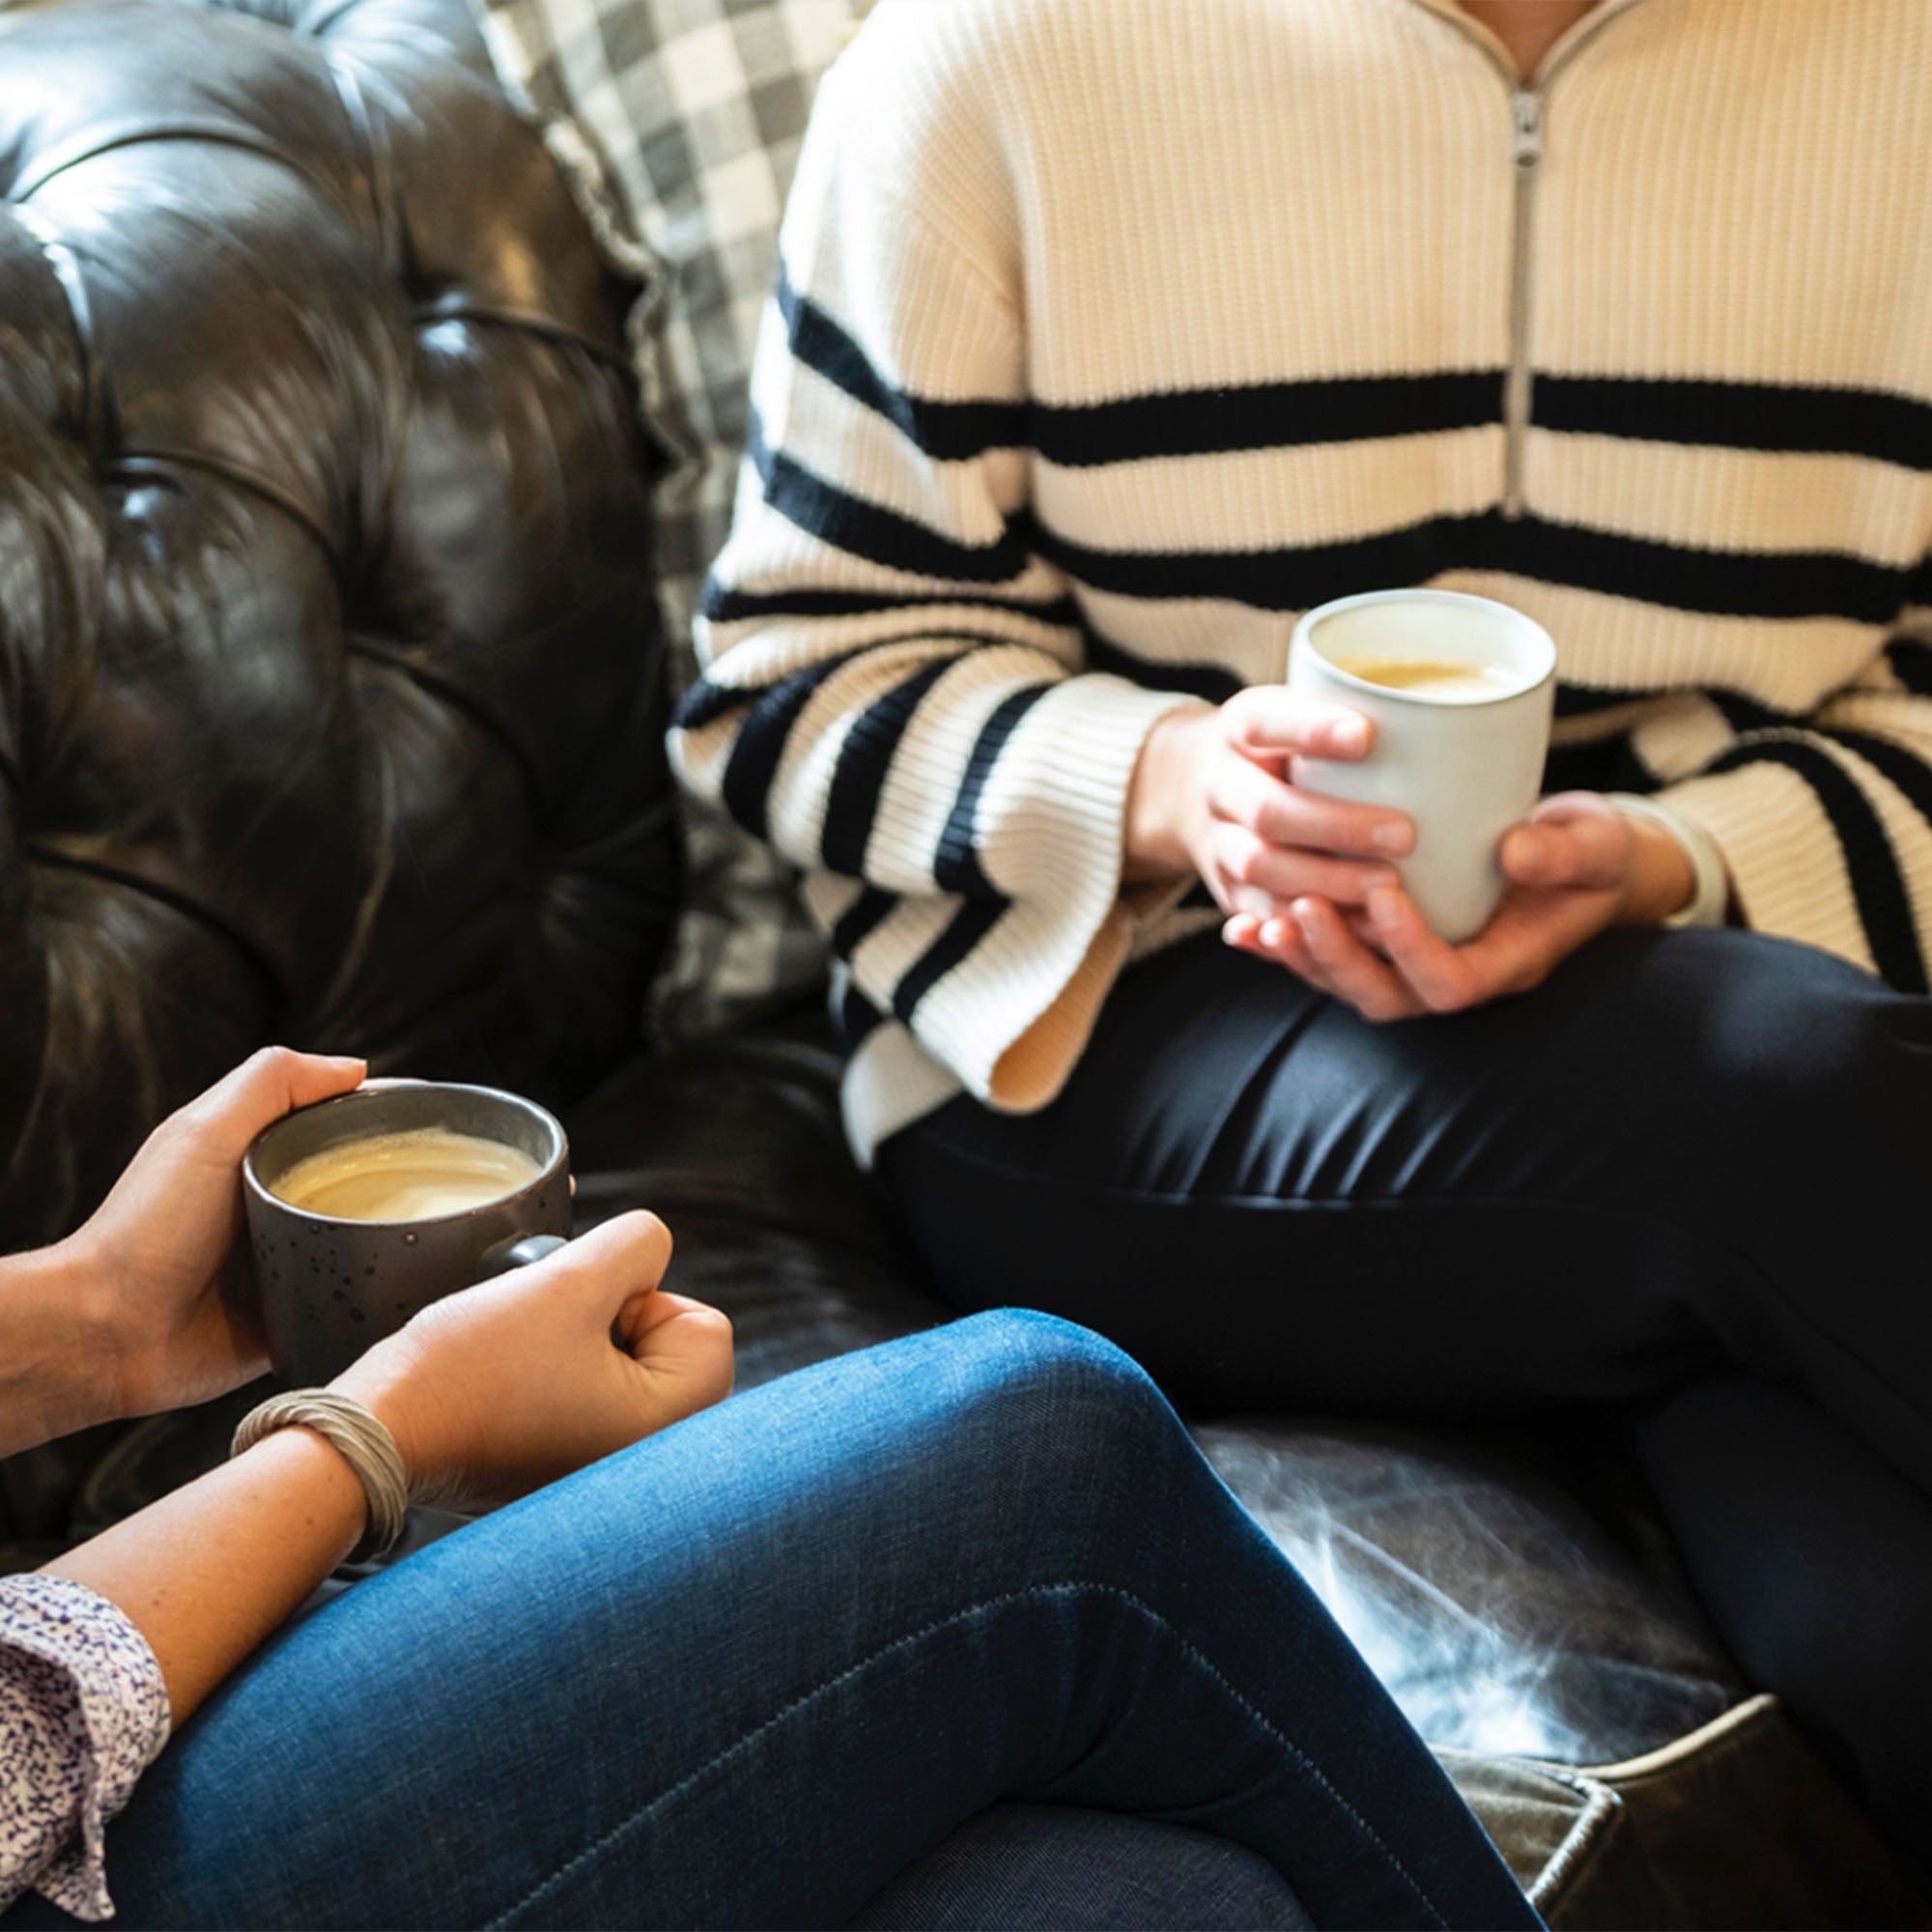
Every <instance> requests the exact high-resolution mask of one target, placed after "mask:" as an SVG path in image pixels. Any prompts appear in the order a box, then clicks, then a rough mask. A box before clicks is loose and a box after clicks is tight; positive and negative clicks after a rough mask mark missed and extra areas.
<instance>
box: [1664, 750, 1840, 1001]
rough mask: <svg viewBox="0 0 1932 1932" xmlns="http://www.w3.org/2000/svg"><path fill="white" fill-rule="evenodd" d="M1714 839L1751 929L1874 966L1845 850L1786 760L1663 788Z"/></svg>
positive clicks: (1668, 799) (1666, 797) (1666, 799)
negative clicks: (1851, 894) (1850, 890)
mask: <svg viewBox="0 0 1932 1932" xmlns="http://www.w3.org/2000/svg"><path fill="white" fill-rule="evenodd" d="M1659 800H1660V802H1661V803H1667V804H1668V805H1670V806H1672V807H1673V808H1675V809H1676V810H1678V811H1681V812H1682V813H1683V814H1684V815H1685V816H1686V817H1687V818H1690V819H1691V820H1692V821H1693V822H1695V823H1696V824H1698V825H1701V826H1702V827H1703V828H1704V830H1705V831H1706V832H1708V833H1709V834H1710V835H1711V837H1712V838H1714V839H1715V840H1716V841H1717V845H1718V850H1719V852H1720V853H1722V855H1723V859H1724V864H1725V867H1727V868H1728V870H1729V872H1730V875H1731V890H1732V893H1733V894H1734V895H1735V896H1736V899H1737V903H1738V906H1739V907H1740V909H1741V910H1742V911H1743V913H1744V918H1745V923H1746V924H1747V925H1748V926H1749V927H1750V928H1751V929H1752V930H1753V931H1754V932H1765V933H1771V934H1774V935H1776V937H1778V938H1781V939H1796V940H1801V941H1803V942H1804V944H1806V945H1810V946H1817V947H1822V948H1823V949H1824V950H1825V951H1826V952H1835V953H1837V954H1838V955H1839V956H1840V957H1841V958H1847V959H1850V960H1852V961H1854V962H1855V963H1856V964H1858V965H1861V966H1863V967H1865V968H1866V969H1867V970H1870V965H1871V960H1870V956H1869V953H1868V952H1867V950H1866V947H1865V943H1864V937H1863V932H1862V929H1861V926H1860V923H1859V920H1858V916H1857V913H1856V910H1855V909H1854V907H1853V904H1852V901H1851V900H1850V897H1849V895H1848V891H1847V885H1846V877H1845V863H1844V856H1843V853H1842V852H1841V850H1840V848H1839V845H1838V842H1837V839H1836V838H1834V837H1833V833H1832V829H1831V823H1830V821H1829V820H1828V819H1827V818H1826V817H1825V815H1824V813H1823V811H1822V810H1820V809H1819V806H1818V802H1817V798H1816V795H1815V794H1814V793H1813V792H1812V791H1811V789H1810V787H1809V786H1808V785H1806V784H1805V783H1804V780H1802V779H1801V778H1799V777H1798V776H1797V775H1796V774H1795V773H1792V772H1790V771H1787V770H1786V769H1785V768H1784V767H1783V766H1781V765H1772V764H1760V765H1741V766H1740V767H1739V768H1738V769H1737V770H1735V771H1731V772H1725V773H1723V774H1722V775H1720V776H1719V777H1717V778H1705V779H1690V780H1687V781H1684V782H1683V783H1681V784H1677V785H1672V786H1670V787H1669V788H1668V789H1667V790H1665V791H1663V792H1662V793H1660V794H1659Z"/></svg>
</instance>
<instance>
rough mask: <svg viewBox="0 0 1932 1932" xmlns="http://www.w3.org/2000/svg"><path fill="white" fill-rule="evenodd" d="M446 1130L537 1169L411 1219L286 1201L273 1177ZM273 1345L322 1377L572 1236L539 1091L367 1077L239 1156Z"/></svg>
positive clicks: (565, 1183) (284, 1359)
mask: <svg viewBox="0 0 1932 1932" xmlns="http://www.w3.org/2000/svg"><path fill="white" fill-rule="evenodd" d="M420 1127H441V1128H445V1129H447V1130H449V1131H452V1132H455V1133H460V1134H473V1135H475V1136H477V1137H478V1138H479V1139H482V1140H489V1141H497V1142H499V1143H501V1144H502V1145H504V1146H506V1147H511V1148H515V1149H517V1150H518V1151H520V1152H522V1153H526V1154H527V1155H528V1156H529V1157H530V1159H532V1160H533V1161H535V1162H536V1164H537V1175H536V1179H533V1180H529V1181H526V1183H525V1184H524V1185H523V1186H521V1187H519V1188H517V1189H515V1190H514V1191H513V1192H511V1193H508V1194H504V1195H501V1196H499V1197H498V1198H497V1200H495V1201H488V1202H485V1203H484V1204H483V1206H482V1207H480V1208H466V1209H465V1210H464V1211H463V1212H461V1213H457V1214H440V1215H436V1216H433V1217H430V1218H427V1219H423V1220H415V1221H345V1220H339V1219H337V1218H336V1217H335V1216H333V1215H329V1214H317V1213H314V1212H312V1211H311V1210H309V1209H307V1208H293V1207H291V1206H290V1205H289V1204H288V1202H286V1201H284V1200H283V1199H282V1198H281V1197H280V1196H279V1195H278V1194H277V1193H276V1192H275V1191H274V1188H275V1182H276V1181H277V1180H279V1179H281V1178H282V1176H284V1175H285V1174H287V1173H288V1172H289V1170H290V1169H291V1168H293V1167H294V1166H295V1165H296V1163H297V1162H298V1161H300V1160H305V1159H307V1158H308V1156H309V1155H311V1154H317V1153H324V1152H327V1151H328V1150H329V1149H331V1148H338V1147H345V1146H347V1145H349V1144H350V1143H351V1142H354V1141H363V1140H373V1139H374V1138H375V1137H376V1136H377V1135H379V1134H397V1133H407V1132H410V1131H411V1130H412V1129H414V1128H420ZM241 1191H242V1195H243V1198H244V1199H245V1201H246V1202H247V1208H248V1235H249V1239H250V1242H251V1244H252V1246H253V1248H254V1254H255V1275H256V1280H257V1283H258V1285H259V1290H260V1293H261V1300H262V1322H263V1326H264V1327H265V1329H266V1330H267V1332H268V1339H269V1355H270V1360H271V1361H272V1362H273V1363H274V1365H275V1372H276V1374H277V1375H279V1376H281V1377H283V1378H285V1379H286V1380H288V1381H290V1382H293V1383H296V1384H298V1385H300V1386H312V1385H314V1384H316V1383H319V1382H326V1381H328V1380H329V1379H330V1378H333V1377H335V1376H337V1375H339V1374H340V1373H341V1372H342V1371H343V1370H344V1369H346V1368H347V1367H348V1366H349V1364H350V1363H351V1362H353V1361H354V1360H355V1357H356V1356H357V1355H359V1354H361V1352H362V1351H363V1350H365V1349H366V1348H368V1347H369V1345H370V1344H371V1343H372V1342H379V1341H381V1340H382V1339H383V1337H384V1336H385V1335H392V1334H394V1333H395V1331H396V1330H397V1329H398V1328H400V1327H401V1326H402V1325H403V1324H404V1322H406V1321H408V1320H409V1319H410V1317H411V1316H412V1315H413V1314H415V1312H416V1311H417V1310H418V1309H420V1308H425V1307H427V1306H428V1305H429V1304H430V1303H431V1302H432V1301H436V1300H439V1299H440V1297H441V1296H443V1295H445V1294H453V1293H456V1291H457V1290H458V1289H461V1288H468V1287H469V1286H470V1284H471V1283H472V1282H477V1281H480V1280H482V1279H483V1278H484V1277H485V1276H486V1275H492V1274H500V1273H501V1272H502V1271H503V1270H504V1269H505V1268H506V1267H513V1266H515V1265H517V1264H519V1263H522V1262H526V1261H534V1260H536V1259H538V1258H539V1257H540V1256H541V1255H543V1254H547V1253H549V1252H551V1251H552V1250H553V1249H554V1248H556V1247H557V1246H559V1245H560V1244H561V1237H563V1236H567V1235H568V1234H569V1233H570V1143H569V1142H568V1141H567V1140H566V1139H565V1138H564V1133H563V1128H562V1127H561V1126H560V1125H558V1123H557V1122H556V1120H555V1119H554V1116H552V1115H550V1114H548V1113H546V1112H545V1111H544V1110H543V1108H541V1107H539V1106H537V1105H536V1103H535V1102H534V1101H531V1100H525V1099H521V1098H519V1097H518V1096H517V1095H516V1094H499V1093H497V1091H496V1089H495V1088H491V1087H458V1086H451V1085H447V1084H444V1083H440V1082H433V1081H407V1080H398V1081H388V1080H372V1081H370V1082H368V1083H367V1084H366V1085H364V1086H363V1087H360V1088H358V1089H357V1090H356V1092H355V1093H354V1094H342V1095H340V1096H339V1097H338V1098H336V1099H333V1100H324V1101H322V1102H320V1103H319V1104H318V1105H316V1106H313V1107H304V1108H302V1109H301V1110H300V1111H299V1112H298V1113H294V1114H291V1115H289V1116H288V1117H287V1118H286V1119H285V1120H280V1121H277V1122H275V1124H274V1125H273V1126H271V1127H270V1128H268V1129H267V1130H266V1131H264V1132H263V1133H262V1134H260V1135H259V1136H258V1137H257V1139H256V1141H255V1144H254V1146H253V1147H251V1148H250V1149H249V1150H248V1152H247V1155H246V1157H245V1158H244V1159H243V1161H242V1163H241Z"/></svg>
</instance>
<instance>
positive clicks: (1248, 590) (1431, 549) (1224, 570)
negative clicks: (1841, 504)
mask: <svg viewBox="0 0 1932 1932" xmlns="http://www.w3.org/2000/svg"><path fill="white" fill-rule="evenodd" d="M1033 535H1034V545H1035V548H1036V549H1037V550H1038V552H1039V553H1040V554H1042V555H1044V556H1046V557H1048V558H1050V559H1051V560H1052V561H1053V562H1055V563H1057V564H1059V565H1060V566H1061V568H1062V569H1064V570H1065V571H1066V572H1067V573H1068V575H1070V576H1071V577H1073V578H1074V579H1075V580H1076V581H1077V582H1080V583H1083V584H1086V585H1088V586H1089V587H1091V588H1093V589H1095V590H1103V591H1108V592H1111V593H1113V594H1114V595H1116V596H1122V597H1136V598H1143V599H1149V600H1157V599H1175V598H1210V599H1216V598H1218V599H1225V600H1228V601H1231V602H1235V603H1239V604H1246V605H1248V606H1250V607H1251V608H1253V609H1255V610H1260V611H1304V610H1307V609H1308V608H1310V607H1311V606H1313V605H1316V604H1323V603H1326V602H1327V601H1328V600H1329V599H1330V598H1331V597H1348V596H1352V595H1353V594H1355V593H1356V592H1358V591H1363V590H1375V589H1380V588H1384V587H1386V586H1389V585H1394V584H1405V583H1426V582H1429V581H1430V580H1432V579H1433V578H1435V577H1438V576H1440V575H1442V574H1443V573H1444V572H1447V571H1451V570H1493V571H1503V572H1507V573H1509V574H1510V575H1513V576H1517V577H1525V578H1529V579H1532V580H1534V581H1536V582H1543V583H1557V584H1567V585H1571V586H1574V587H1576V588H1577V589H1581V590H1595V591H1601V592H1603V593H1604V594H1605V595H1607V596H1613V597H1627V598H1634V599H1637V600H1640V601H1642V602H1644V603H1649V604H1657V605H1662V606H1664V607H1666V608H1670V609H1675V610H1680V611H1708V612H1711V613H1714V614H1718V615H1723V616H1738V617H1771V618H1792V617H1845V618H1850V619H1852V620H1853V621H1855V622H1860V623H1868V624H1882V623H1885V622H1887V621H1888V620H1889V618H1890V617H1892V616H1893V615H1894V614H1895V613H1896V611H1898V608H1899V606H1900V604H1901V603H1902V602H1904V601H1905V599H1906V595H1907V592H1908V590H1909V588H1910V586H1911V585H1912V583H1913V582H1914V580H1915V577H1916V574H1917V573H1915V572H1914V571H1912V570H1905V569H1899V568H1896V567H1894V566H1891V565H1889V564H1880V563H1873V562H1870V561H1869V560H1867V559H1866V558H1863V557H1858V556H1851V555H1847V554H1842V553H1838V552H1829V551H1820V552H1797V551H1783V552H1774V553H1768V554H1767V553H1761V552H1750V553H1745V552H1733V551H1703V550H1690V549H1686V548H1682V547H1680V546H1678V545H1674V544H1665V543H1658V542H1654V541H1652V540H1650V539H1647V538H1641V537H1629V536H1621V535H1615V534H1612V533H1611V532H1609V531H1607V530H1593V529H1583V528H1579V527H1577V526H1572V525H1566V524H1551V523H1545V522H1543V521H1542V520H1541V519H1539V518H1535V517H1523V518H1520V519H1517V520H1510V519H1507V518H1505V517H1503V516H1501V515H1500V514H1499V513H1498V512H1496V511H1493V510H1491V511H1486V512H1484V513H1483V514H1482V515H1480V516H1472V517H1435V518H1431V519H1429V520H1428V521H1426V522H1424V523H1420V524H1414V525H1410V526H1408V527H1406V528H1404V529H1397V530H1387V531H1384V532H1382V533H1380V534H1379V535H1376V536H1370V537H1360V538H1356V539H1354V540H1353V541H1351V542H1347V543H1334V544H1317V545H1309V546H1306V547H1298V548H1292V549H1291V548H1284V549H1279V550H1266V551H1213V552H1205V551H1176V552H1143V551H1131V552H1129V551H1099V550H1093V549H1090V548H1088V547H1087V546H1085V545H1081V544H1076V543H1073V542H1071V541H1069V540H1068V539H1066V538H1065V537H1062V536H1059V535H1058V534H1056V533H1055V532H1053V531H1051V530H1049V529H1047V528H1045V527H1044V526H1039V525H1037V524H1036V526H1035V528H1034V532H1033Z"/></svg>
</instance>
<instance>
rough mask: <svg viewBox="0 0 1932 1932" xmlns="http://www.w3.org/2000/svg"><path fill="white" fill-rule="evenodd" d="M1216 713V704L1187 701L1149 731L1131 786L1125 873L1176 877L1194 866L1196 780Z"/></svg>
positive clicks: (1139, 877)
mask: <svg viewBox="0 0 1932 1932" xmlns="http://www.w3.org/2000/svg"><path fill="white" fill-rule="evenodd" d="M1215 717H1216V713H1215V711H1214V709H1213V707H1212V706H1211V705H1188V706H1186V707H1184V708H1183V709H1181V710H1179V711H1170V712H1169V713H1167V715H1166V716H1165V717H1163V718H1160V719H1157V720H1156V721H1155V723H1154V726H1153V729H1152V730H1151V731H1150V732H1149V733H1148V735H1147V739H1146V741H1145V742H1144V743H1143V745H1142V746H1141V754H1140V757H1139V759H1138V760H1137V761H1136V763H1135V765H1134V775H1133V779H1132V781H1131V782H1130V783H1129V784H1128V787H1127V809H1126V823H1125V839H1124V846H1125V849H1124V851H1123V854H1122V873H1123V876H1124V877H1126V878H1128V879H1130V880H1150V879H1162V878H1177V877H1179V876H1182V875H1183V874H1186V873H1189V872H1192V871H1193V870H1194V869H1195V867H1194V853H1193V849H1192V846H1191V844H1190V842H1189V838H1188V816H1189V812H1190V810H1191V809H1192V806H1193V801H1194V793H1195V791H1196V790H1197V789H1198V787H1197V786H1196V785H1194V784H1193V783H1192V782H1191V781H1192V778H1193V773H1194V769H1195V767H1196V765H1197V764H1198V763H1199V753H1198V747H1199V745H1200V743H1201V737H1202V733H1203V732H1204V730H1208V729H1211V728H1212V727H1213V721H1214V719H1215Z"/></svg>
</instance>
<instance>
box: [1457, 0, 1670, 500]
mask: <svg viewBox="0 0 1932 1932" xmlns="http://www.w3.org/2000/svg"><path fill="white" fill-rule="evenodd" d="M1424 4H1425V5H1429V6H1430V11H1431V12H1432V13H1439V14H1440V16H1441V17H1443V18H1446V19H1448V20H1449V21H1450V23H1451V24H1452V25H1455V26H1458V27H1460V28H1461V29H1462V31H1463V33H1464V34H1466V35H1467V37H1468V38H1469V39H1470V40H1471V41H1473V42H1474V43H1476V45H1477V46H1479V47H1481V48H1482V50H1483V52H1484V53H1485V54H1486V55H1488V57H1489V59H1490V62H1491V64H1492V66H1493V67H1494V68H1495V70H1496V71H1497V72H1498V73H1500V74H1501V75H1502V77H1503V79H1504V81H1505V82H1507V83H1508V86H1509V91H1510V150H1509V158H1510V167H1511V169H1512V170H1513V171H1514V173H1515V175H1516V210H1515V230H1514V235H1513V239H1512V241H1511V254H1510V312H1509V367H1508V368H1507V369H1506V370H1505V371H1504V374H1503V503H1502V514H1503V517H1504V519H1505V521H1507V522H1509V523H1518V522H1520V520H1521V518H1522V515H1523V511H1524V490H1523V465H1524V449H1525V446H1526V445H1527V443H1528V441H1529V412H1530V401H1531V391H1532V390H1533V389H1534V387H1535V379H1534V377H1533V376H1532V375H1531V373H1530V347H1531V345H1530V320H1531V317H1532V316H1533V314H1534V313H1535V296H1536V184H1537V180H1538V177H1539V176H1540V175H1541V174H1542V172H1543V158H1544V140H1543V136H1544V124H1545V107H1546V104H1547V100H1548V92H1549V83H1550V82H1551V81H1552V80H1553V79H1554V78H1555V77H1556V75H1557V74H1559V73H1560V72H1562V71H1563V70H1564V69H1565V68H1566V67H1568V66H1569V64H1570V63H1571V62H1572V61H1573V60H1575V59H1576V57H1577V50H1578V49H1579V48H1581V47H1582V46H1584V45H1585V44H1587V43H1589V42H1590V41H1592V40H1594V39H1595V38H1596V36H1597V35H1598V34H1600V33H1601V32H1602V31H1603V30H1604V28H1605V27H1606V26H1608V25H1609V23H1610V22H1611V21H1612V20H1613V19H1615V18H1616V17H1617V16H1618V15H1619V14H1624V13H1627V12H1628V11H1629V10H1630V8H1631V7H1634V6H1635V5H1637V4H1638V0H1625V4H1624V5H1622V6H1619V5H1618V4H1617V0H1599V5H1598V7H1597V11H1596V12H1595V13H1594V14H1586V15H1585V16H1584V18H1583V21H1582V23H1581V24H1580V25H1579V26H1578V27H1577V28H1576V29H1575V30H1574V31H1573V32H1572V33H1571V34H1570V35H1568V36H1567V37H1566V38H1565V39H1564V40H1563V41H1562V42H1561V43H1559V44H1558V45H1557V47H1556V49H1555V51H1554V52H1553V54H1552V55H1551V56H1550V57H1549V58H1548V60H1546V61H1545V62H1544V63H1543V65H1542V66H1541V67H1540V68H1538V69H1537V71H1536V72H1535V73H1534V74H1533V75H1532V76H1531V77H1530V80H1529V83H1528V85H1527V86H1525V85H1524V83H1523V80H1522V77H1521V75H1520V74H1519V73H1518V72H1517V71H1516V69H1515V68H1514V67H1513V66H1512V65H1511V64H1510V62H1509V61H1507V60H1506V59H1505V58H1504V57H1503V56H1502V54H1501V53H1499V52H1498V51H1497V49H1496V47H1495V45H1494V43H1492V42H1491V41H1490V40H1489V39H1488V38H1487V37H1486V36H1484V35H1483V34H1481V33H1480V32H1478V31H1477V29H1476V27H1475V25H1474V23H1473V22H1472V21H1471V20H1470V19H1469V18H1468V16H1467V15H1466V14H1462V15H1460V16H1459V14H1458V12H1457V10H1456V9H1455V7H1454V6H1451V7H1448V8H1446V9H1441V8H1438V7H1437V6H1435V4H1433V0H1424Z"/></svg>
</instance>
